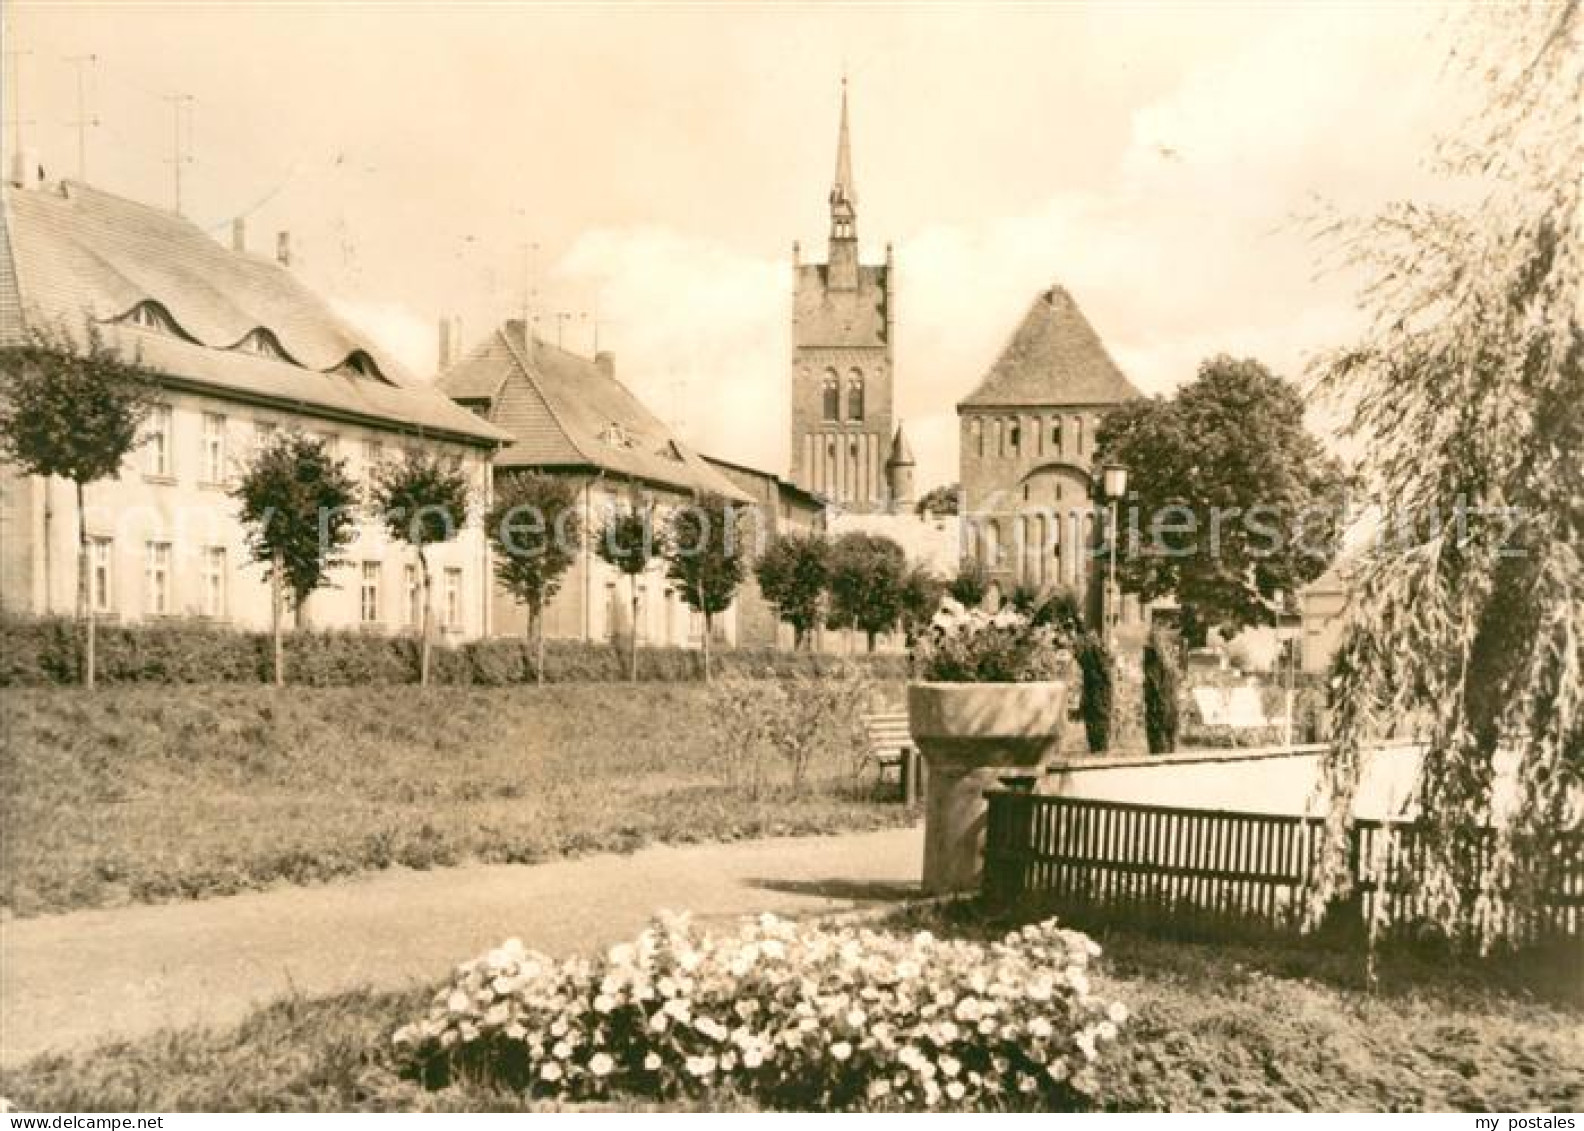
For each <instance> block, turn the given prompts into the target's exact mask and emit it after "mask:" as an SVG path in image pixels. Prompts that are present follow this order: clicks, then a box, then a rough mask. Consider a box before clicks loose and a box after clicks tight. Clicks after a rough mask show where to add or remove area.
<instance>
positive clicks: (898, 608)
mask: <svg viewBox="0 0 1584 1131" xmlns="http://www.w3.org/2000/svg"><path fill="white" fill-rule="evenodd" d="M906 572H907V555H906V554H905V553H904V552H903V550H902V547H901V546H899V545H897V544H896V543H895V542H894V541H892V540H891V539H890V538H887V537H885V536H883V535H879V534H868V533H865V532H863V531H860V530H852V531H849V532H847V533H846V534H843V535H842V536H841V537H840V538H838V539H836V542H835V544H834V545H833V546H832V547H831V573H830V612H829V621H828V623H829V624H830V626H831V627H832V628H850V629H857V630H858V631H860V632H862V633H863V634H864V636H865V637H866V638H867V640H868V644H869V651H871V652H873V651H874V648H875V637H877V636H879V635H880V633H882V632H887V631H889V630H890V629H892V628H894V627H896V623H897V620H898V618H900V617H901V615H902V582H903V578H904V576H905V575H906Z"/></svg>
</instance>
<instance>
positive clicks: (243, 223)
mask: <svg viewBox="0 0 1584 1131" xmlns="http://www.w3.org/2000/svg"><path fill="white" fill-rule="evenodd" d="M231 250H232V251H246V250H247V219H246V218H245V217H242V216H237V217H235V218H233V219H232V221H231Z"/></svg>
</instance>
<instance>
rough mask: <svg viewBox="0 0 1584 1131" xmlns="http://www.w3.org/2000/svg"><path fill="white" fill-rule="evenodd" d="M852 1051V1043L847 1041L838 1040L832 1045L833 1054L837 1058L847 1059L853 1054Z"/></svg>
mask: <svg viewBox="0 0 1584 1131" xmlns="http://www.w3.org/2000/svg"><path fill="white" fill-rule="evenodd" d="M852 1051H853V1049H852V1045H850V1044H848V1043H847V1042H846V1041H837V1042H836V1043H835V1044H834V1045H832V1046H831V1047H830V1052H831V1055H832V1056H834V1057H835V1058H836V1059H837V1060H846V1059H847V1058H848V1057H849V1056H851V1055H852Z"/></svg>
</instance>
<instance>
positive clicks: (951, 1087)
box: [946, 1080, 968, 1100]
mask: <svg viewBox="0 0 1584 1131" xmlns="http://www.w3.org/2000/svg"><path fill="white" fill-rule="evenodd" d="M967 1093H968V1089H967V1088H965V1087H963V1083H962V1081H961V1080H953V1081H952V1082H951V1083H949V1084H947V1085H946V1094H947V1095H948V1096H950V1097H951V1098H952V1099H954V1100H960V1099H962V1098H963V1096H965V1095H967Z"/></svg>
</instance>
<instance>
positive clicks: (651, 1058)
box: [644, 1052, 660, 1072]
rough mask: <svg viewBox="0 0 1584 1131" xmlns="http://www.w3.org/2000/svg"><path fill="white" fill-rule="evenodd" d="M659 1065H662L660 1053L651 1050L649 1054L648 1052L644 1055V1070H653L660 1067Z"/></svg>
mask: <svg viewBox="0 0 1584 1131" xmlns="http://www.w3.org/2000/svg"><path fill="white" fill-rule="evenodd" d="M659 1067H660V1056H659V1054H658V1053H652V1052H651V1053H648V1054H646V1055H645V1056H644V1070H645V1071H647V1072H653V1071H655V1070H656V1069H658V1068H659Z"/></svg>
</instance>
